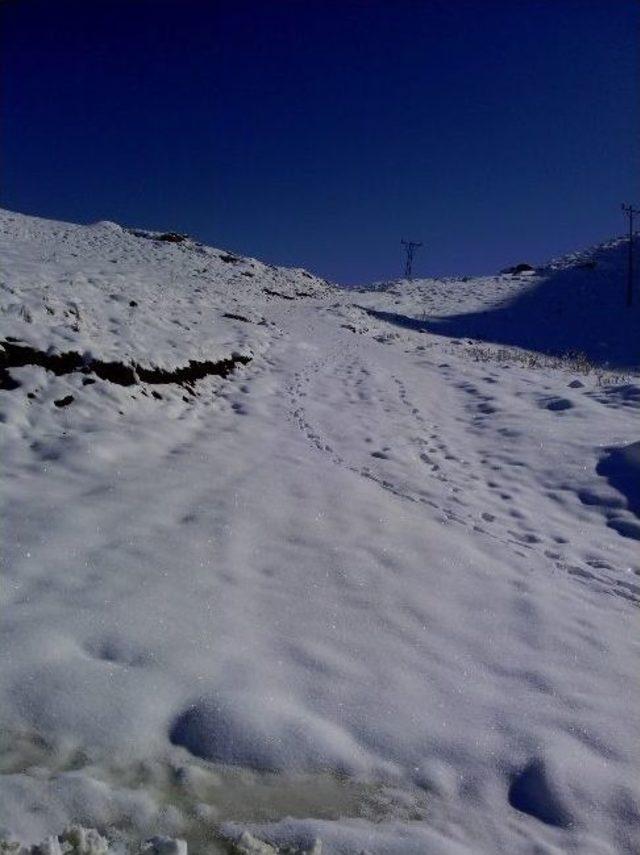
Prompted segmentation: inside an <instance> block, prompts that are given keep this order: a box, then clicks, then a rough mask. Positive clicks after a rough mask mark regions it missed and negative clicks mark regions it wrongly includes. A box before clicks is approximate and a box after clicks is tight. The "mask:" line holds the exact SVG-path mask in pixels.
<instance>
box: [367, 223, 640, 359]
mask: <svg viewBox="0 0 640 855" xmlns="http://www.w3.org/2000/svg"><path fill="white" fill-rule="evenodd" d="M627 258H628V240H627V239H623V238H619V239H616V240H613V241H608V242H607V243H603V244H601V245H599V246H596V247H592V248H591V249H589V250H585V251H582V252H575V253H572V254H570V255H568V256H566V257H564V258H560V259H556V260H554V261H551V262H550V263H549V264H547V265H545V266H543V267H540V268H538V269H536V270H535V271H532V272H525V273H522V274H521V275H513V274H504V275H498V276H483V277H475V278H473V277H465V278H463V279H417V280H412V281H409V282H407V281H399V282H393V283H379V284H378V285H376V286H373V289H372V291H369V290H368V289H367V290H365V291H364V295H365V296H364V297H363V298H362V299H361V300H360V301H359V302H360V303H361V304H362V305H366V306H370V307H371V308H373V309H374V310H377V311H385V312H386V313H387V314H386V316H385V318H384V320H386V321H387V322H388V323H391V324H396V325H398V326H402V327H408V326H409V327H412V328H414V329H423V330H425V331H428V332H432V333H436V334H440V335H445V336H451V337H454V338H458V339H465V338H473V339H476V340H479V341H483V342H490V343H493V344H499V345H507V346H513V347H520V348H526V349H529V350H532V351H536V352H540V353H545V354H555V355H564V354H567V353H569V354H573V355H574V356H578V355H579V356H580V358H582V359H584V360H588V361H590V362H593V363H594V364H596V365H604V366H607V367H610V368H628V367H635V368H638V367H640V277H637V276H636V280H637V281H636V282H635V295H634V301H633V306H632V307H631V308H629V307H628V306H627V304H626V296H627V269H628V268H627Z"/></svg>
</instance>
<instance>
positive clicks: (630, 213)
mask: <svg viewBox="0 0 640 855" xmlns="http://www.w3.org/2000/svg"><path fill="white" fill-rule="evenodd" d="M622 210H623V211H624V213H625V214H626V215H627V217H629V271H628V275H627V306H631V305H632V304H633V218H634V217H635V216H636V215H637V214H640V208H634V207H633V205H624V204H623V206H622Z"/></svg>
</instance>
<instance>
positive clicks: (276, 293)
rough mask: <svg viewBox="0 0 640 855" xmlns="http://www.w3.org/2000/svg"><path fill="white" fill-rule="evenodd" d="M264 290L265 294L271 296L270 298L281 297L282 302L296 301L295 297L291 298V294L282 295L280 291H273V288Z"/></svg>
mask: <svg viewBox="0 0 640 855" xmlns="http://www.w3.org/2000/svg"><path fill="white" fill-rule="evenodd" d="M262 290H263V291H264V293H265V294H269V296H270V297H280V299H281V300H295V297H290V296H289V294H282V293H281V292H280V291H272V290H271V288H263V289H262Z"/></svg>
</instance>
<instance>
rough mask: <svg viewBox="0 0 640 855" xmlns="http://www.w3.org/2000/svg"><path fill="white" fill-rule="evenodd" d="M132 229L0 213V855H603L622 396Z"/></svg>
mask: <svg viewBox="0 0 640 855" xmlns="http://www.w3.org/2000/svg"><path fill="white" fill-rule="evenodd" d="M159 237H160V236H158V235H156V236H153V235H149V234H148V233H140V232H135V233H134V232H131V231H127V230H123V229H121V228H120V227H118V226H116V225H114V224H108V223H102V224H98V225H96V226H91V227H78V226H70V225H66V224H60V223H51V222H47V221H44V220H37V219H34V218H29V217H24V216H21V215H18V214H11V213H8V212H5V213H3V214H2V216H1V217H0V238H1V240H0V264H1V268H0V285H1V287H0V296H1V302H0V307H1V309H2V313H1V314H0V325H1V328H0V340H2V341H3V342H8V347H5V351H4V356H3V360H4V362H3V372H4V373H3V382H2V384H1V385H2V386H3V388H1V389H0V429H1V430H2V435H3V451H2V465H3V473H2V476H3V490H2V503H3V520H4V526H3V541H2V566H3V586H2V615H3V620H2V623H1V624H0V634H1V651H2V657H3V658H2V667H1V669H0V716H1V725H2V733H3V743H2V751H1V753H0V769H1V771H2V776H1V778H0V830H1V831H2V835H1V836H2V837H4V838H5V839H18V840H22V841H24V842H27V843H35V842H37V841H39V840H42V839H43V838H45V837H46V836H47V835H51V834H59V833H61V832H62V830H63V828H64V827H65V825H66V824H68V823H71V822H74V823H81V824H83V825H85V826H93V827H96V828H97V829H98V830H99V831H100V832H101V833H103V834H105V835H106V836H107V838H108V839H109V840H110V841H111V845H112V846H113V847H114V848H117V847H118V846H120V847H122V845H123V841H124V842H128V841H135V840H139V839H141V838H143V837H145V836H148V835H152V834H164V835H172V836H182V837H185V838H186V839H187V840H188V842H189V845H190V846H191V847H192V848H195V850H196V851H209V852H214V851H227V850H226V849H225V848H224V847H225V846H226V845H227V843H225V841H229V840H232V841H233V840H236V841H239V840H240V839H241V835H242V833H243V831H244V832H250V834H251V835H253V838H251V837H249V836H247V834H245V836H244V838H242V840H243V841H244V842H241V843H239V844H238V845H239V848H238V849H237V850H236V851H251V846H254V847H258V845H259V844H257V843H255V842H254V843H252V842H251V840H252V839H254V841H255V840H261V841H267V842H268V843H269V845H271V847H272V848H271V849H268V848H267V847H266V845H265V847H264V848H263V849H262V850H259V849H258V848H254V851H263V852H268V851H274V850H275V849H276V848H278V847H279V848H282V847H285V846H291V847H292V851H298V852H302V851H307V852H308V851H311V850H312V849H313V847H314V845H315V851H316V852H317V851H318V846H319V844H318V843H317V841H318V840H321V841H322V851H323V852H324V853H327V852H328V853H361V852H363V851H366V852H370V853H376V855H381V853H413V852H414V853H424V852H429V853H474V855H475V853H494V852H510V853H532V852H575V853H597V855H604V853H607V854H608V855H612V853H619V852H624V853H632V852H635V851H637V848H638V839H637V832H638V821H639V818H640V811H639V808H638V795H639V788H638V781H637V774H636V772H637V767H638V761H639V759H640V758H639V756H638V755H639V746H640V739H639V738H638V737H639V736H640V734H639V730H640V726H639V724H640V723H639V720H638V719H639V716H638V710H639V709H640V703H639V701H640V698H639V697H638V696H639V695H640V692H639V691H638V684H637V679H636V674H637V661H636V658H637V644H636V643H635V638H636V636H635V632H636V629H637V605H638V601H639V600H640V579H639V576H640V562H639V560H638V540H639V539H640V521H639V520H638V517H637V513H638V508H637V492H634V487H633V479H631V480H630V479H629V473H630V472H633V471H636V472H637V443H638V440H639V439H640V437H639V436H638V433H639V430H638V409H639V408H640V382H639V380H638V376H637V375H636V374H634V373H633V372H631V371H627V373H626V374H625V375H624V376H622V375H620V376H618V375H616V376H614V375H611V374H608V373H607V372H606V371H603V370H598V371H593V370H591V369H590V367H589V365H588V364H587V363H586V362H585V361H584V360H582V361H577V362H576V361H574V362H571V361H566V360H565V361H563V360H547V359H543V358H541V357H540V356H539V354H538V355H531V354H527V353H524V352H523V351H520V350H518V351H516V350H506V349H505V348H504V347H498V344H500V343H503V344H504V342H505V338H504V337H503V338H489V339H488V341H490V342H495V344H487V343H484V342H481V343H480V344H478V343H477V342H475V343H473V342H472V343H469V338H470V336H467V335H466V334H465V338H464V339H460V338H459V337H458V333H456V332H455V330H448V331H447V330H446V329H439V330H438V332H437V334H433V333H432V332H431V328H430V327H429V323H430V320H429V318H425V319H423V315H424V312H425V308H424V306H423V302H424V300H425V299H426V296H427V292H428V293H429V295H430V298H431V305H430V307H429V308H428V315H432V314H438V315H448V316H451V315H452V314H453V315H456V316H457V317H458V319H459V318H460V317H465V316H474V315H475V314H477V313H484V312H486V313H488V314H489V315H492V316H493V314H495V315H496V316H498V317H499V316H500V315H499V313H500V312H501V311H503V310H502V309H501V308H495V306H496V303H498V302H499V298H500V299H501V298H502V296H507V292H508V296H509V298H510V299H512V300H515V301H516V302H517V301H518V300H526V299H529V298H528V297H527V294H529V293H530V290H529V289H530V288H534V289H535V288H536V287H537V286H536V284H535V282H538V279H536V280H535V282H534V281H533V280H532V281H530V282H525V281H524V280H522V281H520V280H518V279H515V278H513V277H496V278H494V279H489V278H487V279H485V280H473V281H470V282H467V283H456V286H455V288H454V286H453V284H452V283H447V282H444V283H439V284H434V283H418V284H407V285H406V286H404V285H396V286H393V288H391V289H387V290H386V291H384V292H375V293H374V292H371V293H367V294H360V293H355V294H354V293H350V292H342V291H338V290H337V289H334V288H332V287H331V286H329V285H327V283H325V282H323V281H321V280H318V279H316V278H315V277H312V276H310V274H307V273H305V272H303V271H285V270H281V269H274V268H269V267H266V266H264V265H261V264H260V263H259V262H256V261H252V260H247V259H234V258H232V257H230V256H229V255H228V254H227V253H224V252H221V251H218V250H213V249H209V248H207V247H202V246H199V245H198V244H196V243H194V242H192V241H181V242H177V243H174V242H171V241H166V240H160V239H159ZM230 259H231V260H230ZM598 270H599V268H596V269H595V270H592V269H587V268H584V269H582V270H581V273H580V276H584V277H587V276H591V275H592V274H596V275H600V274H599V273H598ZM570 272H571V276H574V275H575V276H577V275H578V274H577V272H575V267H574V268H571V271H570ZM248 274H252V275H248ZM545 275H548V276H553V275H556V274H555V273H553V272H551V273H549V274H545ZM557 275H560V274H557ZM539 279H540V281H542V279H541V278H540V277H539ZM546 281H547V280H546V279H545V280H544V282H546ZM483 282H490V283H492V284H491V285H490V290H491V293H489V291H487V292H486V294H487V295H488V296H485V294H484V293H483V295H482V298H480V297H479V296H478V295H479V289H480V287H481V285H482V283H483ZM463 285H464V288H463ZM539 287H541V288H544V287H545V286H544V284H542V285H540V286H539ZM500 289H502V291H500ZM396 301H398V302H396ZM398 318H403V319H405V320H402V321H401V322H400V321H399V320H398ZM596 320H597V319H596ZM457 322H458V321H457V320H456V323H457ZM594 323H595V321H594ZM443 333H444V334H443ZM506 335H507V334H506V333H505V336H506ZM480 338H481V337H480V336H477V339H480ZM509 343H513V344H520V345H526V342H509ZM240 357H242V359H241V358H240ZM624 364H630V361H628V360H625V361H624ZM630 485H631V486H630ZM314 841H315V842H314ZM243 847H244V848H243Z"/></svg>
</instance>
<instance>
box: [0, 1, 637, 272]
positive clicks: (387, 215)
mask: <svg viewBox="0 0 640 855" xmlns="http://www.w3.org/2000/svg"><path fill="white" fill-rule="evenodd" d="M0 26H1V38H2V45H1V48H2V50H1V62H2V68H1V73H2V91H1V109H2V116H1V118H2V131H3V133H2V138H1V155H2V164H1V165H2V198H1V204H2V205H3V206H4V207H8V208H14V209H16V210H20V211H24V212H27V213H33V214H38V215H42V216H48V217H56V218H60V219H68V220H73V221H79V222H90V221H94V220H97V219H105V218H108V219H113V220H116V221H118V222H121V223H127V224H134V225H139V226H143V227H145V226H146V227H148V228H158V229H177V230H180V231H186V232H188V233H190V234H193V235H194V236H197V237H198V238H200V239H201V240H203V241H205V242H207V243H210V244H212V245H214V246H220V247H225V248H228V249H231V250H235V251H238V252H241V253H245V254H249V255H254V256H257V257H259V258H262V259H264V260H267V261H271V262H275V263H280V264H292V265H301V266H305V267H308V268H310V269H311V270H314V271H316V272H318V273H320V274H322V275H324V276H327V277H329V278H332V279H337V280H339V281H342V282H352V283H353V282H364V281H370V280H374V279H383V278H388V277H391V276H396V275H397V274H398V273H399V272H400V270H401V264H402V259H401V253H400V250H401V247H400V243H399V242H400V238H401V237H410V238H417V239H421V240H423V241H424V243H425V247H424V249H423V250H421V251H420V253H419V255H418V257H417V262H416V267H415V270H416V273H418V274H425V275H430V274H436V275H437V274H443V273H461V274H464V273H479V272H489V271H492V270H495V269H497V268H499V267H502V266H504V265H505V264H507V263H512V262H517V261H521V260H531V261H534V262H535V261H542V260H544V259H545V258H546V257H548V256H550V255H553V254H557V253H560V252H564V251H567V250H570V249H573V248H579V247H582V246H585V245H589V244H590V243H593V242H596V241H599V240H601V239H604V238H607V237H609V236H611V235H614V234H618V233H620V232H622V231H623V228H624V222H623V219H622V215H621V212H620V210H619V206H620V203H621V202H622V201H623V200H633V201H635V202H637V203H640V94H639V93H640V80H639V78H640V72H639V58H638V53H639V48H638V43H639V42H638V40H639V36H640V3H638V2H636V0H602V2H599V0H537V2H532V1H531V0H529V2H528V0H501V2H500V0H475V2H471V0H439V1H438V0H333V2H332V0H224V1H223V0H219V1H218V0H210V2H197V0H175V2H170V0H128V1H127V2H124V0H80V2H76V0H5V2H2V3H0Z"/></svg>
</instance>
